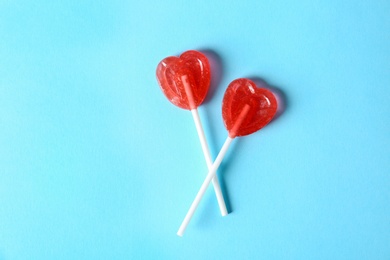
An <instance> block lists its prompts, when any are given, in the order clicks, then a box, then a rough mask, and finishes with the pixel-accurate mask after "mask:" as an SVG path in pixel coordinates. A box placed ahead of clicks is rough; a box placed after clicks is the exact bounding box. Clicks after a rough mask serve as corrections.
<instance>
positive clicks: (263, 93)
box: [222, 79, 278, 138]
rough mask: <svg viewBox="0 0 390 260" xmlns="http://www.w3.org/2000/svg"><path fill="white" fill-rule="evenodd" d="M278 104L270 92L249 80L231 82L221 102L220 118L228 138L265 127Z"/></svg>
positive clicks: (247, 133)
mask: <svg viewBox="0 0 390 260" xmlns="http://www.w3.org/2000/svg"><path fill="white" fill-rule="evenodd" d="M277 107H278V104H277V101H276V98H275V96H274V94H272V92H271V91H269V90H267V89H264V88H258V87H256V84H255V83H254V82H253V81H251V80H249V79H236V80H234V81H233V82H231V83H230V84H229V86H228V88H227V90H226V92H225V96H224V97H223V101H222V117H223V120H224V122H225V126H226V129H227V130H228V131H229V136H230V137H231V138H234V137H236V136H245V135H249V134H252V133H254V132H256V131H258V130H260V129H261V128H263V127H264V126H265V125H267V124H268V123H269V122H270V121H271V120H272V118H273V117H274V115H275V114H276V110H277Z"/></svg>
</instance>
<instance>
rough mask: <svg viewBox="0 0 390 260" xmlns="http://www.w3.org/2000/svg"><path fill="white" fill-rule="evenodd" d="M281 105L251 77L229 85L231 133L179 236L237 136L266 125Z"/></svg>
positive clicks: (225, 105)
mask: <svg viewBox="0 0 390 260" xmlns="http://www.w3.org/2000/svg"><path fill="white" fill-rule="evenodd" d="M277 107H278V104H277V101H276V98H275V96H274V95H273V94H272V92H270V91H269V90H266V89H263V88H257V86H256V84H255V83H254V82H253V81H251V80H249V79H236V80H234V81H232V82H231V83H230V84H229V86H228V88H227V90H226V92H225V95H224V97H223V101H222V116H223V119H224V122H225V126H226V129H227V130H228V132H229V135H228V137H227V139H226V141H225V143H224V144H223V146H222V148H221V151H220V152H219V154H218V156H217V158H216V159H215V161H214V163H213V165H212V167H211V169H209V173H208V174H207V177H206V179H205V180H204V181H203V184H202V186H201V187H200V189H199V191H198V194H197V195H196V197H195V199H194V201H193V202H192V204H191V207H190V209H189V210H188V212H187V215H186V216H185V218H184V220H183V222H182V224H181V226H180V228H179V230H178V232H177V234H178V235H179V236H182V235H183V234H184V231H185V229H186V228H187V225H188V223H189V222H190V220H191V218H192V216H193V215H194V213H195V210H196V208H197V207H198V205H199V203H200V201H201V199H202V197H203V195H204V193H205V192H206V189H207V187H208V185H209V184H210V181H211V179H212V178H213V177H214V176H215V172H216V171H217V169H218V167H219V165H220V164H221V162H222V159H223V157H224V156H225V154H226V152H227V150H228V148H229V146H230V144H231V142H232V141H233V139H234V138H235V137H237V136H245V135H249V134H252V133H254V132H256V131H257V130H260V129H261V128H263V127H264V126H265V125H267V124H268V123H269V122H270V121H271V120H272V118H273V117H274V115H275V114H276V110H277Z"/></svg>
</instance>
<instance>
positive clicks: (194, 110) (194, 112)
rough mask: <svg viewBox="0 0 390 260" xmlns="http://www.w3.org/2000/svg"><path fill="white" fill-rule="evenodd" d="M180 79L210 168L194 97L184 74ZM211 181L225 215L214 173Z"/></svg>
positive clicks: (208, 155)
mask: <svg viewBox="0 0 390 260" xmlns="http://www.w3.org/2000/svg"><path fill="white" fill-rule="evenodd" d="M181 80H182V83H183V86H184V89H185V92H186V95H187V99H188V103H189V105H190V107H191V113H192V117H193V118H194V122H195V127H196V131H197V132H198V136H199V140H200V144H201V146H202V151H203V155H204V158H205V160H206V163H207V167H208V169H209V170H210V168H211V166H212V165H213V161H212V159H211V155H210V149H209V147H208V145H207V141H206V136H205V134H204V131H203V127H202V123H201V121H200V118H199V113H198V109H197V108H193V107H195V102H194V97H193V95H192V91H191V86H190V84H189V83H188V78H187V76H186V75H183V76H182V77H181ZM212 182H213V186H214V191H215V195H216V197H217V201H218V205H219V210H220V211H221V215H222V216H226V215H227V214H228V212H227V209H226V204H225V200H224V199H223V195H222V191H221V186H220V185H219V181H218V177H217V175H215V177H214V178H213V180H212Z"/></svg>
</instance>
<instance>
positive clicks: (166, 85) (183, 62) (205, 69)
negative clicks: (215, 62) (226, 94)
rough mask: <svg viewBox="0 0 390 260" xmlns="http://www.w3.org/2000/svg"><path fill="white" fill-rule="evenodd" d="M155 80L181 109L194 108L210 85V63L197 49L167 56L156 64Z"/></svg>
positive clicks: (200, 101)
mask: <svg viewBox="0 0 390 260" xmlns="http://www.w3.org/2000/svg"><path fill="white" fill-rule="evenodd" d="M156 75H157V80H158V83H159V85H160V87H161V89H162V91H163V92H164V94H165V96H166V97H167V98H168V100H169V101H170V102H172V103H173V104H174V105H176V106H178V107H181V108H183V109H188V110H192V109H196V108H197V107H198V106H199V105H200V104H201V103H202V102H203V100H204V99H205V97H206V95H207V92H208V90H209V87H210V64H209V61H208V59H207V57H206V56H205V55H203V54H202V53H200V52H198V51H186V52H184V53H183V54H182V55H180V57H173V56H171V57H168V58H165V59H163V60H162V61H161V62H160V63H159V64H158V66H157V71H156Z"/></svg>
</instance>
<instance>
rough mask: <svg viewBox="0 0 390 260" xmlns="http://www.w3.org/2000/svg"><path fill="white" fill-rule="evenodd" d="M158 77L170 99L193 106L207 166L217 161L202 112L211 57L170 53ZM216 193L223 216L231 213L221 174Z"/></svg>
mask: <svg viewBox="0 0 390 260" xmlns="http://www.w3.org/2000/svg"><path fill="white" fill-rule="evenodd" d="M156 76H157V81H158V83H159V85H160V87H161V90H162V91H163V93H164V94H165V96H166V97H167V98H168V100H169V101H170V102H171V103H172V104H174V105H176V106H178V107H180V108H183V109H187V110H191V113H192V116H193V118H194V122H195V126H196V130H197V132H198V136H199V140H200V143H201V146H202V150H203V155H204V157H205V160H206V163H207V166H208V168H209V169H211V166H212V165H213V162H212V159H211V155H210V150H209V147H208V145H207V141H206V136H205V134H204V131H203V127H202V124H201V121H200V118H199V114H198V110H197V108H198V106H199V105H200V104H201V103H202V102H203V100H204V99H205V97H206V95H207V91H208V90H209V87H210V65H209V61H208V59H207V57H206V56H205V55H203V54H202V53H200V52H198V51H186V52H184V53H183V54H182V55H180V57H173V56H171V57H168V58H165V59H163V60H162V61H161V62H160V63H159V64H158V66H157V70H156ZM212 181H213V185H214V190H215V195H216V196H217V200H218V205H219V209H220V211H221V215H222V216H226V215H227V209H226V205H225V201H224V199H223V195H222V191H221V187H220V185H219V182H218V177H217V176H215V177H214V178H213V179H212Z"/></svg>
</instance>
